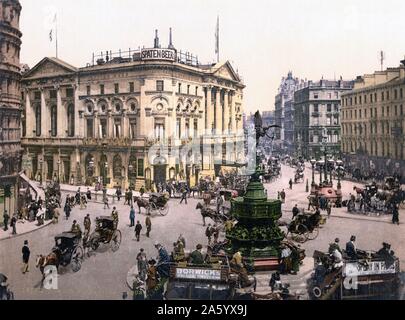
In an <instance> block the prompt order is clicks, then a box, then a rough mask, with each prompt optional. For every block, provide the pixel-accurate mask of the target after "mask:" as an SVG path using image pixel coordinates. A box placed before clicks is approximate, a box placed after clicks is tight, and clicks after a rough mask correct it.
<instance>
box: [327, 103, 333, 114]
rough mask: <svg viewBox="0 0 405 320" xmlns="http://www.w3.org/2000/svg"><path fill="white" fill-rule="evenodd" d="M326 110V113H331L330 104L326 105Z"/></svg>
mask: <svg viewBox="0 0 405 320" xmlns="http://www.w3.org/2000/svg"><path fill="white" fill-rule="evenodd" d="M326 110H327V111H328V112H332V105H331V104H328V105H327V106H326Z"/></svg>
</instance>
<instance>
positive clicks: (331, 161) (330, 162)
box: [329, 158, 335, 186]
mask: <svg viewBox="0 0 405 320" xmlns="http://www.w3.org/2000/svg"><path fill="white" fill-rule="evenodd" d="M329 164H330V184H331V186H333V179H332V178H333V177H332V172H333V170H332V168H333V166H334V164H335V160H334V159H332V158H331V159H330V160H329Z"/></svg>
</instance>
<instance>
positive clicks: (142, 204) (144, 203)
mask: <svg viewBox="0 0 405 320" xmlns="http://www.w3.org/2000/svg"><path fill="white" fill-rule="evenodd" d="M134 201H135V202H136V204H137V205H138V209H139V213H141V208H145V210H146V213H149V209H150V205H149V201H148V200H146V199H143V198H139V197H134Z"/></svg>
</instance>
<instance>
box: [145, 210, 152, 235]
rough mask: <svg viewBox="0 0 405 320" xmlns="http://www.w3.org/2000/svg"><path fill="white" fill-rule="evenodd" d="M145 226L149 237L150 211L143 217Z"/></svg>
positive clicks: (150, 229)
mask: <svg viewBox="0 0 405 320" xmlns="http://www.w3.org/2000/svg"><path fill="white" fill-rule="evenodd" d="M145 226H146V236H147V237H148V238H149V235H150V232H151V231H152V221H151V220H150V213H148V215H147V216H146V219H145Z"/></svg>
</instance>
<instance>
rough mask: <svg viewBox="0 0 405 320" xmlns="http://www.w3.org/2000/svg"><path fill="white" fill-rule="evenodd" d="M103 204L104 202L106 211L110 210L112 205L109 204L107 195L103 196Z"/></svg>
mask: <svg viewBox="0 0 405 320" xmlns="http://www.w3.org/2000/svg"><path fill="white" fill-rule="evenodd" d="M103 202H104V209H107V208H108V209H110V205H109V204H108V197H107V194H106V195H104V196H103Z"/></svg>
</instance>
